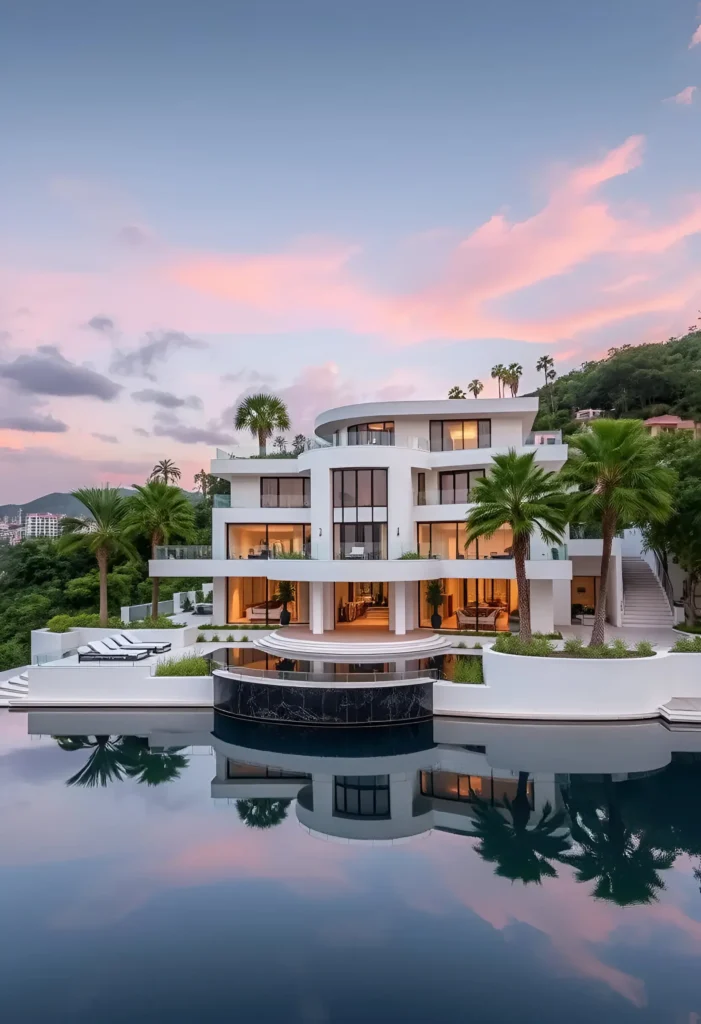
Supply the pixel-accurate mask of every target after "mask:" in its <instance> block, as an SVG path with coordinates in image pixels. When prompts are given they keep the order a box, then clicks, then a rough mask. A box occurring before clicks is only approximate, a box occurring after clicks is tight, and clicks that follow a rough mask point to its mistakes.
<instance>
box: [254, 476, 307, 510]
mask: <svg viewBox="0 0 701 1024" xmlns="http://www.w3.org/2000/svg"><path fill="white" fill-rule="evenodd" d="M260 507H261V508H309V477H308V476H301V477H294V476H262V477H261V478H260Z"/></svg>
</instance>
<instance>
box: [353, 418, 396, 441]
mask: <svg viewBox="0 0 701 1024" xmlns="http://www.w3.org/2000/svg"><path fill="white" fill-rule="evenodd" d="M348 444H349V445H358V444H384V445H393V444H394V422H393V421H392V420H386V421H384V422H380V423H356V424H355V425H354V426H352V427H349V428H348Z"/></svg>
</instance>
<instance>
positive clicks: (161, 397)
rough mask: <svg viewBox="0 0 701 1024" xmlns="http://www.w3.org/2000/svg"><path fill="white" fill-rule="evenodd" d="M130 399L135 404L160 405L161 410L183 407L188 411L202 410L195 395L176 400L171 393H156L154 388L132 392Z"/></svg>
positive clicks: (199, 401) (200, 403)
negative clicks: (148, 403)
mask: <svg viewBox="0 0 701 1024" xmlns="http://www.w3.org/2000/svg"><path fill="white" fill-rule="evenodd" d="M131 397H132V398H135V399H136V401H137V402H152V403H153V404H154V405H160V406H161V407H162V408H163V409H180V408H181V407H183V406H185V407H186V408H188V409H201V408H202V399H201V398H198V397H197V395H188V396H187V397H186V398H178V396H177V395H174V394H173V393H172V392H171V391H156V390H155V389H154V388H144V389H143V391H134V392H132V396H131Z"/></svg>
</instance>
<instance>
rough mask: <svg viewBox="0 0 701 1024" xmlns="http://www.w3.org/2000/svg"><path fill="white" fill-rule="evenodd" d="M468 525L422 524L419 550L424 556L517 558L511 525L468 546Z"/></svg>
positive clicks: (418, 539)
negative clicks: (466, 526)
mask: <svg viewBox="0 0 701 1024" xmlns="http://www.w3.org/2000/svg"><path fill="white" fill-rule="evenodd" d="M465 537H466V528H465V523H464V522H463V521H461V520H458V521H457V522H450V523H418V524H417V533H416V540H417V546H418V547H417V550H418V552H419V555H421V557H422V558H513V536H512V532H511V527H510V526H502V527H501V528H500V529H498V530H497V531H496V532H495V533H493V534H492V536H491V537H480V539H479V540H476V541H473V543H472V544H470V546H469V548H466V547H465Z"/></svg>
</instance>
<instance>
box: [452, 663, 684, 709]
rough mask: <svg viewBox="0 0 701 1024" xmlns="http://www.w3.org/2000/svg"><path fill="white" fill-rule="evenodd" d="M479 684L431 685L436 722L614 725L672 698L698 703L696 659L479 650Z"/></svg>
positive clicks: (657, 706)
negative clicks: (473, 718)
mask: <svg viewBox="0 0 701 1024" xmlns="http://www.w3.org/2000/svg"><path fill="white" fill-rule="evenodd" d="M482 666H483V671H484V684H483V685H480V684H470V683H443V682H441V683H436V684H435V685H434V688H433V710H434V714H436V715H467V716H469V715H478V716H479V715H484V716H488V717H493V718H520V719H528V718H537V719H558V718H559V719H578V720H596V719H599V720H602V721H607V720H613V719H627V718H645V717H650V716H653V715H657V714H658V711H659V708H660V706H661V705H663V704H666V703H667V702H668V701H669V700H671V699H672V698H673V697H701V656H700V655H698V654H669V653H668V652H662V653H658V654H656V655H655V656H654V657H652V658H621V659H608V658H607V659H601V660H592V661H589V660H588V659H584V658H524V657H518V656H516V655H513V654H498V653H497V652H495V651H494V650H492V649H491V647H485V649H484V655H483V661H482Z"/></svg>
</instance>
